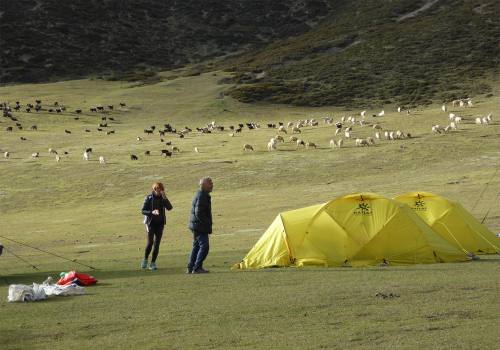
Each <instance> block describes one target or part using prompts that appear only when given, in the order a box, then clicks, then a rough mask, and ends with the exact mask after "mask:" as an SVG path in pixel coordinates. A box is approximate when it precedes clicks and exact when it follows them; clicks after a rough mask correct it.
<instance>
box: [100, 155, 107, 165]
mask: <svg viewBox="0 0 500 350" xmlns="http://www.w3.org/2000/svg"><path fill="white" fill-rule="evenodd" d="M99 164H106V160H105V159H104V157H103V156H99Z"/></svg>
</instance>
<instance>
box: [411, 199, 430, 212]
mask: <svg viewBox="0 0 500 350" xmlns="http://www.w3.org/2000/svg"><path fill="white" fill-rule="evenodd" d="M411 208H412V209H413V210H416V211H426V210H427V207H426V205H425V202H424V201H423V200H421V199H418V200H416V201H415V205H414V206H413V207H411Z"/></svg>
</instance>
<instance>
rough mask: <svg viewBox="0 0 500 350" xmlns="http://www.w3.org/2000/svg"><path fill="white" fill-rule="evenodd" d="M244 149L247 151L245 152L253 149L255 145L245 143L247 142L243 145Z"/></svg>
mask: <svg viewBox="0 0 500 350" xmlns="http://www.w3.org/2000/svg"><path fill="white" fill-rule="evenodd" d="M243 151H245V152H246V151H253V147H252V145H249V144H248V143H245V144H244V145H243Z"/></svg>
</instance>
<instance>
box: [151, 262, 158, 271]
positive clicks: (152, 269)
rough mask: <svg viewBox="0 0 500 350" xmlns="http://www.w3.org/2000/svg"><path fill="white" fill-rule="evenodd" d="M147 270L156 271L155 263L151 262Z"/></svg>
mask: <svg viewBox="0 0 500 350" xmlns="http://www.w3.org/2000/svg"><path fill="white" fill-rule="evenodd" d="M149 269H150V270H151V271H156V270H158V268H157V267H156V263H155V262H151V264H149Z"/></svg>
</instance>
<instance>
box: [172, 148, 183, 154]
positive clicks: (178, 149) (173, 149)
mask: <svg viewBox="0 0 500 350" xmlns="http://www.w3.org/2000/svg"><path fill="white" fill-rule="evenodd" d="M172 152H177V153H180V152H181V150H180V148H179V147H176V146H172Z"/></svg>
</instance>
